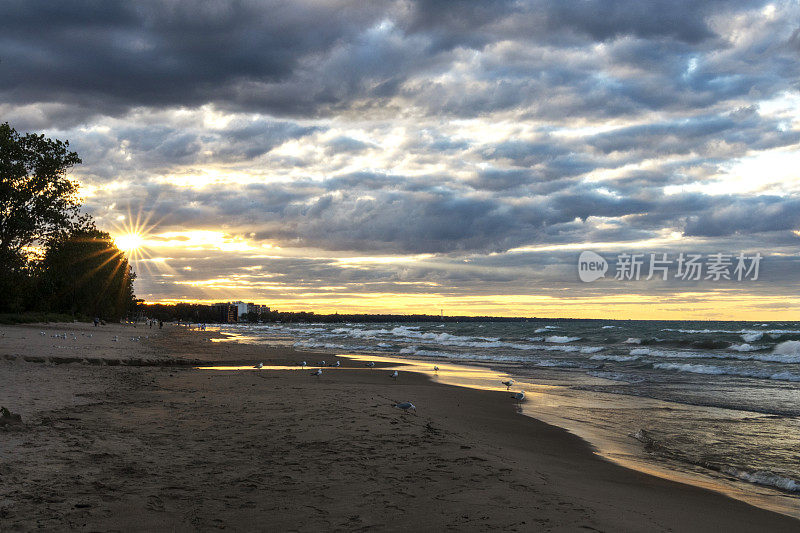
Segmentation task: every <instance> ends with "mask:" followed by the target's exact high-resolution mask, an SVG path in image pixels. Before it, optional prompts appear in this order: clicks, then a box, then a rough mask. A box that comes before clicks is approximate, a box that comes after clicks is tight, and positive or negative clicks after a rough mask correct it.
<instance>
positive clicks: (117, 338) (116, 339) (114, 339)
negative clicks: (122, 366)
mask: <svg viewBox="0 0 800 533" xmlns="http://www.w3.org/2000/svg"><path fill="white" fill-rule="evenodd" d="M111 340H112V341H113V342H117V341H118V340H119V337H117V336H116V335H114V338H113V339H111Z"/></svg>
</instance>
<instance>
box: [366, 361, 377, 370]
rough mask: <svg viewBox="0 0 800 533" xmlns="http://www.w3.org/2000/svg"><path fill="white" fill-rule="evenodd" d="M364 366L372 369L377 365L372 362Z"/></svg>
mask: <svg viewBox="0 0 800 533" xmlns="http://www.w3.org/2000/svg"><path fill="white" fill-rule="evenodd" d="M364 366H368V367H370V368H372V367H374V366H375V363H373V362H372V361H370V362H369V363H367V364H365V365H364Z"/></svg>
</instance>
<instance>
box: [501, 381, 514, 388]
mask: <svg viewBox="0 0 800 533" xmlns="http://www.w3.org/2000/svg"><path fill="white" fill-rule="evenodd" d="M500 383H502V384H503V385H505V386H506V390H508V389H510V388H511V385H513V384H514V380H513V379H509V380H508V381H501V382H500Z"/></svg>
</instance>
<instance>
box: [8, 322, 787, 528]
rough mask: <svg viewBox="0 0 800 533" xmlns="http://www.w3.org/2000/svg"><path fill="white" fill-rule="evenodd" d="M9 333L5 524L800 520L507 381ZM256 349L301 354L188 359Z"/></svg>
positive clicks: (667, 524)
mask: <svg viewBox="0 0 800 533" xmlns="http://www.w3.org/2000/svg"><path fill="white" fill-rule="evenodd" d="M0 332H2V333H3V334H4V335H3V336H2V339H0V405H3V406H6V407H7V408H9V409H10V410H11V411H12V412H13V413H18V414H20V415H21V417H22V424H6V425H5V426H3V427H0V530H2V531H29V530H32V529H44V530H51V531H59V530H68V529H75V530H81V531H145V530H148V531H193V530H215V529H228V530H233V531H255V530H270V531H329V530H343V531H357V530H378V531H423V530H424V531H439V530H458V531H473V530H475V531H483V530H493V529H503V530H512V531H513V530H516V531H539V530H542V531H574V530H599V531H708V530H720V531H754V530H761V531H797V530H798V528H800V522H798V521H797V520H795V519H793V518H790V517H786V516H783V515H780V514H776V513H773V512H770V511H766V510H762V509H758V508H755V507H752V506H749V505H747V504H745V503H742V502H739V501H735V500H732V499H730V498H728V497H726V496H723V495H720V494H717V493H714V492H710V491H707V490H704V489H700V488H696V487H692V486H689V485H683V484H679V483H676V482H672V481H668V480H664V479H661V478H656V477H652V476H649V475H646V474H643V473H639V472H636V471H632V470H628V469H625V468H622V467H619V466H616V465H614V464H612V463H610V462H607V461H605V460H603V459H601V458H599V457H598V456H596V455H595V454H593V453H592V450H591V448H590V447H589V445H588V444H586V443H585V442H584V441H582V440H581V439H579V438H578V437H576V436H574V435H572V434H570V433H568V432H567V431H566V430H563V429H560V428H557V427H554V426H550V425H547V424H544V423H542V422H539V421H537V420H535V419H533V418H530V417H527V416H522V415H520V414H519V413H518V409H517V406H516V404H515V402H514V401H513V400H512V399H511V398H510V395H509V394H507V393H500V392H491V391H480V390H470V389H464V388H459V387H453V386H447V385H442V384H437V383H434V382H432V381H430V380H429V379H428V378H427V377H426V376H425V375H422V374H415V373H412V372H403V371H401V373H400V376H399V378H398V379H397V380H392V379H390V378H389V373H388V372H387V371H386V370H381V369H379V368H376V369H373V370H369V369H365V368H364V367H363V364H362V363H361V362H359V361H356V360H348V359H347V358H345V357H341V358H339V360H340V361H341V363H342V367H341V368H329V369H325V371H324V372H323V374H322V376H319V377H313V376H311V375H310V372H309V371H308V370H300V369H299V368H298V366H297V365H298V363H299V361H301V360H306V361H308V362H309V364H310V365H315V364H316V363H317V362H319V361H321V360H322V359H326V358H327V359H330V358H331V357H330V355H329V354H325V355H323V354H313V353H308V352H297V351H294V350H291V349H267V348H264V347H261V346H253V345H246V344H236V343H230V342H224V343H223V342H212V339H213V338H215V337H218V334H216V333H213V332H199V331H192V330H188V329H184V328H180V327H175V326H172V325H165V329H164V330H161V331H159V330H158V329H150V328H143V327H142V326H141V325H140V326H139V327H138V328H133V327H130V326H121V325H113V326H104V327H99V328H94V327H92V326H91V325H87V324H50V325H34V326H15V327H7V326H4V327H0ZM42 333H44V334H42ZM65 333H66V335H67V338H66V339H64V338H63V334H65ZM53 335H62V337H61V338H58V337H54V336H53ZM89 335H91V337H90V336H89ZM115 336H116V338H117V340H116V341H115V340H114V337H115ZM259 361H263V362H264V364H265V365H266V366H286V367H287V368H288V369H289V370H269V369H262V370H254V369H248V370H239V371H214V370H198V369H196V368H195V366H198V365H231V366H234V365H237V364H243V365H252V364H255V363H256V362H259ZM329 362H330V361H329ZM405 400H411V401H413V402H414V404H416V406H417V407H418V409H417V412H416V413H414V412H411V413H405V412H403V411H401V410H399V409H396V408H394V407H393V404H395V403H397V402H400V401H405Z"/></svg>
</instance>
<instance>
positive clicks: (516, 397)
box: [511, 391, 525, 402]
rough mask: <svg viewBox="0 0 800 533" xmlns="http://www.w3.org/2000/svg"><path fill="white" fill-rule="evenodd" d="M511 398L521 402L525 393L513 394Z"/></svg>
mask: <svg viewBox="0 0 800 533" xmlns="http://www.w3.org/2000/svg"><path fill="white" fill-rule="evenodd" d="M511 397H512V398H514V399H515V400H517V401H519V402H521V401H522V400H524V399H525V391H520V392H515V393H514V394H512V395H511Z"/></svg>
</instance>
